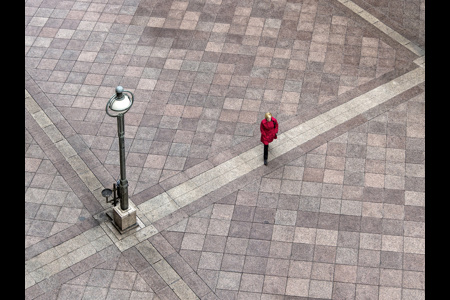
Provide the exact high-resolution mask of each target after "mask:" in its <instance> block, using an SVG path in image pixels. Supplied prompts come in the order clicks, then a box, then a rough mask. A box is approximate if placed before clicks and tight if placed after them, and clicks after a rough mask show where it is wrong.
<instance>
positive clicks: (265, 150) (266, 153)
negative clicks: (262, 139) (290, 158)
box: [264, 145, 269, 159]
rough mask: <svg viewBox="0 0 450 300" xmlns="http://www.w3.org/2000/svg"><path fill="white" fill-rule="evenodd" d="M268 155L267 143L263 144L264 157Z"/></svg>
mask: <svg viewBox="0 0 450 300" xmlns="http://www.w3.org/2000/svg"><path fill="white" fill-rule="evenodd" d="M268 156H269V145H264V159H267V157H268Z"/></svg>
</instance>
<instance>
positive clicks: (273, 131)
mask: <svg viewBox="0 0 450 300" xmlns="http://www.w3.org/2000/svg"><path fill="white" fill-rule="evenodd" d="M259 129H260V130H261V142H262V143H263V144H264V165H266V166H267V157H268V154H269V143H271V142H272V141H273V140H274V139H276V138H277V132H278V122H277V120H276V119H275V118H274V117H272V114H271V113H270V112H268V113H266V115H265V119H263V120H262V121H261V125H260V126H259Z"/></svg>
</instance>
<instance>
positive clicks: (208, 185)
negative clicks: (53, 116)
mask: <svg viewBox="0 0 450 300" xmlns="http://www.w3.org/2000/svg"><path fill="white" fill-rule="evenodd" d="M338 1H339V2H340V3H342V4H343V5H345V6H346V7H347V8H349V9H350V10H352V11H353V12H355V13H356V14H358V15H359V16H361V17H362V18H363V19H365V20H366V21H368V22H369V23H370V24H372V25H373V26H375V27H376V28H378V29H379V30H380V31H382V32H384V33H385V34H387V35H388V36H390V37H391V38H392V39H394V40H395V41H397V42H398V43H400V44H401V45H403V46H404V47H405V48H407V49H409V50H410V51H412V52H413V53H415V54H416V55H418V56H419V58H417V59H416V60H415V61H414V62H415V63H416V64H417V65H419V66H420V68H417V69H415V70H413V71H411V72H409V73H407V74H405V75H403V76H400V77H398V78H396V79H394V80H392V81H390V82H388V83H386V84H384V85H382V86H380V87H377V88H375V89H373V90H371V91H369V92H368V93H365V94H364V95H361V96H359V97H356V98H355V99H353V100H351V101H348V102H347V103H344V104H342V105H340V106H338V107H336V108H334V109H332V110H330V111H328V112H326V113H324V114H321V115H320V116H317V117H315V118H313V119H311V120H309V121H307V122H305V123H303V124H300V125H298V126H296V127H294V128H292V129H291V130H289V131H287V132H285V133H283V134H280V135H279V138H278V140H277V142H276V143H274V144H273V145H271V149H270V151H269V161H271V160H273V159H275V158H277V157H279V156H280V155H282V154H284V153H286V152H288V151H290V150H292V149H293V148H295V147H297V146H299V145H301V144H303V143H305V142H307V141H309V140H311V139H313V138H314V137H316V136H318V135H320V134H321V133H324V132H326V131H328V130H330V129H332V128H334V127H336V126H338V125H339V124H342V123H344V122H346V121H347V120H350V119H351V118H353V117H356V116H358V115H360V114H362V113H364V112H365V111H368V110H369V109H370V108H373V107H375V106H377V105H379V104H382V103H384V102H386V101H387V100H389V99H391V98H392V97H394V96H396V95H398V94H400V93H402V92H404V91H406V90H408V89H409V88H412V87H414V86H416V85H417V84H420V83H422V82H424V80H425V69H424V67H425V56H424V55H425V51H424V50H423V49H421V48H420V47H418V46H417V45H415V44H414V43H412V42H411V41H409V40H408V39H406V38H405V37H403V36H402V35H400V34H399V33H398V32H396V31H395V30H393V29H392V28H390V27H388V26H386V25H385V24H383V23H382V22H381V21H380V20H379V19H377V18H376V17H374V16H373V15H371V14H370V13H368V12H367V11H365V10H364V9H362V8H361V7H359V6H358V5H356V4H355V3H354V2H352V1H350V0H338ZM25 106H26V109H27V110H28V111H29V112H30V114H31V115H32V116H33V118H34V119H35V120H36V122H37V123H38V124H39V126H40V127H41V128H42V129H43V130H44V132H45V133H46V134H47V135H48V137H49V138H50V139H51V141H52V142H53V143H55V146H56V147H57V149H58V150H59V151H60V152H61V154H62V155H63V156H64V158H65V159H66V160H67V161H68V162H69V164H70V165H71V166H72V167H73V169H74V170H75V171H76V172H77V174H78V175H79V176H80V178H81V179H82V181H83V182H84V183H85V184H86V186H87V187H88V188H89V190H90V191H91V192H92V193H93V194H94V195H95V197H96V198H97V200H98V201H99V202H100V204H101V205H102V207H104V208H109V207H110V206H109V205H108V204H106V203H104V199H103V198H101V196H100V191H101V189H102V188H103V187H102V185H101V183H100V182H99V181H98V179H97V178H96V177H95V175H94V174H93V173H92V172H91V171H90V170H89V168H88V167H87V165H86V164H85V163H84V161H83V160H82V159H81V158H80V157H79V156H78V155H77V153H76V151H75V150H74V149H73V148H72V147H71V145H70V144H69V143H68V141H67V140H66V139H65V138H64V137H63V135H62V134H61V132H60V131H59V130H58V129H57V128H56V126H55V125H54V124H53V123H52V121H51V120H50V119H49V118H48V116H47V115H46V114H45V112H44V111H42V109H41V108H40V107H39V105H38V104H37V103H36V102H35V101H34V99H33V98H32V97H31V96H30V95H29V94H28V92H27V91H25ZM261 152H262V149H261V147H255V148H253V149H250V150H248V151H246V152H244V153H242V154H240V155H239V156H237V157H235V158H232V159H230V160H228V161H227V162H224V163H222V164H220V165H218V166H216V167H215V168H213V169H211V170H209V171H207V172H204V173H202V174H200V175H198V176H197V177H194V178H192V179H190V180H188V181H186V182H184V183H182V184H180V185H179V186H177V187H174V188H172V189H170V190H168V191H167V192H165V193H162V194H160V195H158V196H156V197H154V198H152V199H150V200H148V201H146V202H144V203H142V204H141V205H139V206H138V217H139V218H140V219H141V220H142V223H143V225H142V226H145V228H142V229H141V230H139V231H137V232H135V233H133V234H130V235H127V236H125V237H120V236H117V235H115V234H114V229H113V228H112V226H108V224H105V223H102V224H101V226H97V227H95V228H92V229H90V230H88V231H86V232H84V233H83V234H81V235H79V236H77V237H75V238H73V239H70V240H68V241H66V242H64V243H62V244H60V245H58V246H56V247H54V248H51V249H49V250H47V251H45V252H43V253H41V254H40V255H38V256H36V257H34V258H32V259H30V260H28V261H26V263H25V289H27V288H28V287H30V286H33V285H34V284H36V283H38V282H40V281H42V280H44V279H46V278H49V277H50V276H52V275H54V274H56V273H58V272H60V271H62V270H64V269H65V268H67V267H70V266H72V265H74V264H76V263H77V262H79V261H81V260H83V259H85V258H87V257H89V256H91V255H93V254H95V253H96V252H98V251H100V250H102V249H104V248H106V247H107V246H109V245H111V244H113V243H114V244H115V245H116V246H117V247H118V248H119V249H120V250H121V251H124V250H126V249H128V248H130V247H132V246H136V248H137V249H138V251H139V252H140V253H141V254H142V255H143V256H144V257H145V259H146V260H147V261H148V262H149V263H150V264H151V265H152V266H153V267H154V269H155V270H156V271H157V272H158V273H159V274H160V275H161V277H162V278H163V279H164V281H165V282H166V283H167V284H168V285H169V286H170V287H171V288H172V289H173V290H174V292H175V293H176V294H177V295H179V296H180V297H181V298H182V299H198V298H197V296H196V295H195V294H194V293H193V291H192V290H191V289H190V288H189V287H188V286H187V285H186V283H185V282H184V281H183V280H182V279H181V278H180V277H179V276H178V274H177V273H176V272H175V271H174V270H173V269H172V268H171V266H170V264H168V263H167V262H166V261H165V260H164V259H163V258H162V256H161V255H160V254H159V253H158V252H157V250H156V249H155V248H154V247H153V246H152V245H151V244H150V242H149V241H148V240H147V238H148V237H149V236H151V235H153V234H156V233H157V232H158V231H157V230H156V228H154V227H153V226H151V222H155V221H157V220H159V219H161V218H163V217H165V216H167V215H169V214H170V213H172V212H174V211H176V210H178V209H179V208H181V207H183V206H186V205H188V204H189V203H192V202H193V201H195V200H197V199H199V198H201V197H202V196H204V195H206V194H208V193H210V192H212V191H214V190H216V189H218V188H220V187H222V186H224V185H226V184H227V183H229V182H231V181H233V180H235V179H237V178H239V177H241V176H243V175H245V174H247V173H248V172H250V171H251V170H254V169H256V168H257V167H259V166H260V165H261V161H260V156H261ZM131 205H133V204H132V203H131ZM109 225H110V224H109ZM405 243H406V240H405ZM411 243H413V242H411ZM406 244H408V243H406ZM423 248H424V247H423ZM407 252H408V251H407ZM410 252H411V253H412V252H413V251H410ZM408 253H409V252H408ZM421 253H424V250H423V251H421Z"/></svg>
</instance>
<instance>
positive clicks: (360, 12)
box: [337, 0, 425, 56]
mask: <svg viewBox="0 0 450 300" xmlns="http://www.w3.org/2000/svg"><path fill="white" fill-rule="evenodd" d="M337 1H339V2H340V3H342V4H343V5H345V6H346V7H347V8H349V9H350V10H352V11H353V12H354V13H356V14H357V15H359V16H360V17H362V18H363V19H364V20H366V21H367V22H369V23H370V24H372V25H373V26H375V27H376V28H378V29H379V30H381V31H382V32H384V33H385V34H386V35H388V36H389V37H390V38H392V39H394V40H395V41H397V42H398V43H400V44H401V45H402V46H404V47H405V48H407V49H408V50H410V51H411V52H413V53H414V54H416V55H417V56H424V55H425V50H423V49H422V48H420V47H419V46H417V45H416V44H414V43H413V42H411V41H410V40H408V39H407V38H405V37H404V36H402V35H401V34H400V33H398V32H397V31H395V30H394V29H392V28H390V27H389V26H387V25H386V24H384V23H383V22H381V20H379V19H378V18H376V17H375V16H373V15H372V14H370V13H369V12H368V11H367V10H365V9H363V8H361V7H360V6H358V5H357V4H356V3H354V2H353V1H351V0H337Z"/></svg>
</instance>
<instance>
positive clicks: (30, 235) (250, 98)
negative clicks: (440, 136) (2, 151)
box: [25, 0, 425, 300]
mask: <svg viewBox="0 0 450 300" xmlns="http://www.w3.org/2000/svg"><path fill="white" fill-rule="evenodd" d="M118 85H121V86H123V87H124V89H125V90H129V91H131V92H133V94H134V97H135V102H134V104H133V106H132V108H131V109H130V111H129V112H127V114H126V115H125V151H126V167H127V179H128V181H129V196H130V205H131V206H133V207H135V208H136V210H137V218H138V225H139V226H138V227H137V228H135V229H133V230H131V231H129V232H126V233H124V234H120V233H119V232H118V231H117V230H116V228H115V227H114V226H113V225H112V224H111V221H110V219H109V217H108V216H107V215H106V213H108V212H109V211H111V209H112V205H111V204H109V203H106V201H105V198H104V197H102V195H101V191H102V190H103V189H104V188H112V184H113V183H114V182H116V181H117V180H118V179H119V173H120V166H119V140H118V137H117V124H116V120H115V119H114V118H111V117H109V116H108V115H107V114H106V112H105V106H106V103H107V101H108V100H109V99H110V98H111V97H112V96H113V95H114V93H115V87H116V86H118ZM266 112H271V113H272V114H273V116H274V117H275V118H276V119H277V120H278V122H279V133H278V139H276V140H274V141H273V142H272V143H271V144H270V146H269V158H268V165H267V166H264V164H263V144H262V143H261V142H260V132H259V123H260V122H261V120H262V119H263V118H264V114H265V113H266ZM25 299H41V300H47V299H70V300H71V299H150V300H151V299H153V300H164V299H169V300H172V299H173V300H176V299H181V300H190V299H205V300H207V299H208V300H209V299H220V300H222V299H223V300H225V299H236V300H238V299H239V300H253V299H258V300H269V299H270V300H282V299H283V300H284V299H285V300H296V299H298V300H300V299H302V300H303V299H380V300H386V299H389V300H390V299H392V300H397V299H398V300H416V299H417V300H422V299H425V0H409V1H406V0H392V1H383V0H272V1H270V0H178V1H177V0H26V1H25Z"/></svg>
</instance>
